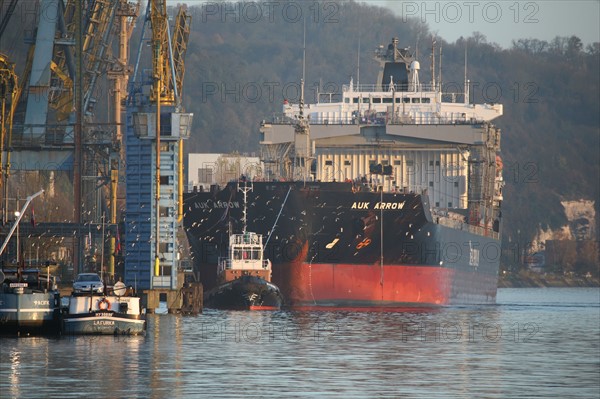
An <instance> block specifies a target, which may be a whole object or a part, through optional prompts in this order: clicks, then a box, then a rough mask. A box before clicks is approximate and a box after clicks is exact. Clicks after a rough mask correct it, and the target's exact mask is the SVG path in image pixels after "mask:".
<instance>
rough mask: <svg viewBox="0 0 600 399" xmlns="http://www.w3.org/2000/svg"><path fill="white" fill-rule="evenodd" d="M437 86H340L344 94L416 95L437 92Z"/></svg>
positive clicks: (408, 84) (409, 84) (425, 84)
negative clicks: (393, 93) (399, 93)
mask: <svg viewBox="0 0 600 399" xmlns="http://www.w3.org/2000/svg"><path fill="white" fill-rule="evenodd" d="M438 90H439V85H432V84H431V83H419V84H416V85H415V84H412V83H404V84H399V83H395V84H385V85H379V84H358V85H357V84H353V85H349V84H345V85H342V91H343V92H344V93H372V92H379V93H381V92H391V91H396V92H402V93H417V92H437V91H438Z"/></svg>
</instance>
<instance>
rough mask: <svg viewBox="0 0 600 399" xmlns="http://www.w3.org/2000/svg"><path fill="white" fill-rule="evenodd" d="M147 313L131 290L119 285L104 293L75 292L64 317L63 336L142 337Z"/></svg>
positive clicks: (121, 284)
mask: <svg viewBox="0 0 600 399" xmlns="http://www.w3.org/2000/svg"><path fill="white" fill-rule="evenodd" d="M145 333H146V311H145V309H144V308H143V307H142V306H141V303H140V297H139V296H137V295H135V293H134V291H133V288H132V287H126V286H125V284H124V283H122V282H120V281H119V282H117V283H116V284H115V285H114V287H113V288H112V290H110V289H108V290H104V294H97V293H94V292H92V291H90V292H89V293H75V292H73V294H71V296H70V297H69V305H68V310H67V312H66V313H65V314H64V315H63V334H67V335H143V334H145Z"/></svg>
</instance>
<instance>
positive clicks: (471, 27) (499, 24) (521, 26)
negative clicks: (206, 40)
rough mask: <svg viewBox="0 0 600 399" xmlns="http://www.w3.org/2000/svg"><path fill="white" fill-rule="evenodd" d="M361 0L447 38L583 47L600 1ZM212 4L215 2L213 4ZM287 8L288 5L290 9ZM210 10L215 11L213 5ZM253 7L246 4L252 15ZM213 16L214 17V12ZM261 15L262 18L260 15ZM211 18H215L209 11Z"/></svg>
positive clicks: (277, 0) (327, 3)
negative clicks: (562, 40) (564, 41)
mask: <svg viewBox="0 0 600 399" xmlns="http://www.w3.org/2000/svg"><path fill="white" fill-rule="evenodd" d="M219 1H221V0H212V1H211V0H187V1H186V0H167V2H168V3H169V4H170V5H176V4H177V3H187V4H189V5H196V6H197V5H204V6H205V7H206V5H207V4H210V6H208V7H209V8H210V7H213V6H215V5H217V4H220V3H219ZM227 1H229V2H231V3H234V5H237V6H239V5H240V4H243V3H246V4H247V3H250V4H256V3H257V2H258V1H260V0H227ZM264 1H267V2H269V3H271V4H276V6H275V7H277V8H276V9H277V11H279V12H281V11H280V10H281V8H282V7H283V6H284V4H285V3H286V2H287V1H291V2H296V3H311V4H312V3H313V2H314V0H264ZM321 1H322V4H323V7H324V10H323V15H326V13H327V12H328V11H332V10H334V9H335V4H337V3H341V2H343V1H347V0H321ZM356 1H358V2H363V3H367V4H374V5H379V6H382V7H387V8H389V9H390V10H392V12H394V13H395V14H396V15H398V16H400V17H402V18H405V17H406V18H409V17H410V18H419V19H421V20H422V21H424V22H426V23H427V24H428V25H429V28H430V30H431V31H432V32H433V33H437V34H438V35H439V36H441V37H442V38H444V39H445V40H447V41H449V42H453V41H455V40H456V39H458V38H459V37H461V36H463V37H468V36H471V35H472V34H473V32H481V33H482V34H484V35H485V36H486V37H487V39H488V41H489V42H495V43H498V44H499V45H500V46H502V47H505V48H506V47H510V46H511V41H512V40H513V39H521V38H535V39H542V40H548V41H549V40H552V39H553V38H554V37H555V36H571V35H576V36H578V37H579V38H580V39H581V40H582V41H583V43H584V45H587V44H590V43H593V42H600V28H599V26H600V23H599V21H600V0H541V1H528V0H496V1H488V0H455V1H431V0H362V1H361V0H356ZM331 7H333V8H331ZM217 8H218V6H217ZM292 8H293V7H292ZM212 11H215V9H214V7H213V9H212ZM254 11H255V8H254V7H252V6H250V7H249V8H248V15H252V16H253V15H254V14H253V12H254ZM218 12H220V17H222V18H231V16H230V15H229V16H226V15H224V14H226V12H225V11H224V8H222V9H218ZM217 17H218V16H217ZM263 17H264V16H263ZM211 18H215V16H214V15H212V16H211Z"/></svg>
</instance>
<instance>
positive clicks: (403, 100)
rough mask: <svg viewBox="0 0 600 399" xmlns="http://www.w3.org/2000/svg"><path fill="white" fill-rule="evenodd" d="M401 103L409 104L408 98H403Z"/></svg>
mask: <svg viewBox="0 0 600 399" xmlns="http://www.w3.org/2000/svg"><path fill="white" fill-rule="evenodd" d="M402 102H403V103H409V102H410V98H408V97H404V98H403V99H402Z"/></svg>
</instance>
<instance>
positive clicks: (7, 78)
mask: <svg viewBox="0 0 600 399" xmlns="http://www.w3.org/2000/svg"><path fill="white" fill-rule="evenodd" d="M20 93H21V89H20V87H19V79H18V77H17V74H16V72H15V65H14V64H13V63H11V62H10V60H9V59H8V57H7V56H5V55H4V54H2V53H0V193H3V197H4V198H7V193H6V190H5V189H6V181H7V180H8V174H9V173H10V147H11V141H12V127H13V116H14V114H15V108H16V107H17V102H18V100H19V96H20ZM5 151H6V159H5V158H4V152H5ZM3 181H4V184H3ZM3 186H4V187H3ZM0 202H2V199H1V198H0ZM7 208H8V207H7V206H4V207H3V208H2V209H3V213H2V221H3V222H4V223H6V222H7Z"/></svg>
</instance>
